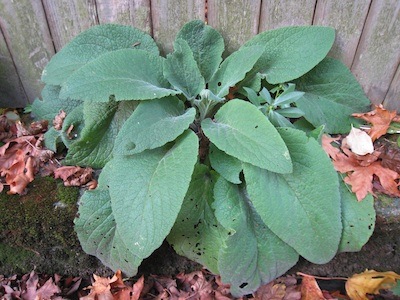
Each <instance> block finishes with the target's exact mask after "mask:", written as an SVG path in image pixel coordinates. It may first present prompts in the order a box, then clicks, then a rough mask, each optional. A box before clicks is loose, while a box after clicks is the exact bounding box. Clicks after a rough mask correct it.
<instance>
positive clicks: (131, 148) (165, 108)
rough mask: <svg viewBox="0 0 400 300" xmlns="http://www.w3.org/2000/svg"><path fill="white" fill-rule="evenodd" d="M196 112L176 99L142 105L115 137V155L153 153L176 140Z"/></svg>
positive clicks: (168, 98) (171, 98)
mask: <svg viewBox="0 0 400 300" xmlns="http://www.w3.org/2000/svg"><path fill="white" fill-rule="evenodd" d="M195 114H196V111H195V109H194V108H189V109H187V110H186V111H185V107H184V105H183V103H182V101H180V100H179V99H177V98H175V97H166V98H162V99H154V100H151V101H142V102H141V103H140V104H139V106H138V107H137V108H136V109H135V111H134V112H133V114H132V115H131V116H130V117H129V118H128V120H127V121H126V122H125V124H124V126H123V127H122V128H121V131H120V132H119V133H118V135H117V138H116V143H115V148H114V153H115V154H116V155H130V154H135V153H140V152H142V151H143V150H147V149H154V148H158V147H161V146H163V145H165V144H166V143H168V142H170V141H173V140H174V139H176V138H177V137H178V136H179V135H180V134H182V132H183V131H184V130H186V129H187V128H188V127H189V125H190V123H192V122H193V120H194V117H195Z"/></svg>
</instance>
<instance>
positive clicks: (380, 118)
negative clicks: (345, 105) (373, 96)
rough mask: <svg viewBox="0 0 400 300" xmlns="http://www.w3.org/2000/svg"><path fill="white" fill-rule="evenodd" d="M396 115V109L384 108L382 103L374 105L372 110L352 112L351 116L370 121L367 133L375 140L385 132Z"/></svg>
mask: <svg viewBox="0 0 400 300" xmlns="http://www.w3.org/2000/svg"><path fill="white" fill-rule="evenodd" d="M396 115H397V113H396V111H389V110H386V109H384V108H383V106H382V104H379V105H375V109H374V110H373V111H370V112H367V113H356V114H352V116H353V117H356V118H360V119H363V120H365V121H367V122H369V123H371V125H372V126H371V128H370V129H369V130H368V134H369V136H370V137H371V139H372V141H375V140H376V139H378V138H379V137H381V136H382V135H385V134H386V133H387V130H388V129H389V127H390V123H391V122H392V121H393V120H394V119H396Z"/></svg>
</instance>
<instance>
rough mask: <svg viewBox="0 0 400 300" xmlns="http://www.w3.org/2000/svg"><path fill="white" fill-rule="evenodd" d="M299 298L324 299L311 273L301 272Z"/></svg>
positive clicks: (303, 299) (309, 299)
mask: <svg viewBox="0 0 400 300" xmlns="http://www.w3.org/2000/svg"><path fill="white" fill-rule="evenodd" d="M302 276H303V280H302V282H301V300H325V299H326V298H325V297H324V295H323V294H322V291H321V289H320V288H319V286H318V283H317V281H316V280H315V278H314V277H313V276H311V275H306V274H302Z"/></svg>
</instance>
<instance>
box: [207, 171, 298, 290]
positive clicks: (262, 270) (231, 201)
mask: <svg viewBox="0 0 400 300" xmlns="http://www.w3.org/2000/svg"><path fill="white" fill-rule="evenodd" d="M214 196H215V202H214V205H213V207H214V209H215V216H216V217H217V220H218V221H219V222H220V223H221V225H222V226H224V227H225V228H226V229H227V230H229V233H228V237H227V240H226V246H225V247H223V248H221V250H220V253H219V256H218V267H219V271H220V273H221V278H222V281H223V282H225V283H229V284H230V285H231V293H232V295H234V296H235V297H240V296H242V295H245V294H250V293H252V292H254V291H255V290H257V289H258V287H259V286H260V285H262V284H264V283H268V282H270V281H272V280H273V279H275V278H276V277H278V276H280V275H282V274H283V273H285V272H286V271H287V270H289V269H290V268H291V267H292V266H294V265H295V264H296V262H297V260H298V257H299V255H298V254H297V253H296V251H294V250H293V249H292V248H291V247H289V246H288V245H287V244H285V243H284V242H283V241H282V240H280V239H279V238H278V237H277V236H276V235H275V234H273V233H272V232H271V230H269V229H268V227H267V226H265V224H264V223H263V221H262V220H261V218H260V216H259V215H258V214H257V212H256V211H255V210H254V208H253V206H252V204H251V201H250V200H249V199H248V196H247V193H246V191H245V190H243V189H241V188H239V187H238V186H237V185H234V184H232V183H229V182H228V181H226V180H225V179H223V178H222V177H220V178H219V179H218V181H217V183H216V184H215V188H214Z"/></svg>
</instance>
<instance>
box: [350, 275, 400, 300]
mask: <svg viewBox="0 0 400 300" xmlns="http://www.w3.org/2000/svg"><path fill="white" fill-rule="evenodd" d="M399 279H400V275H399V274H396V273H395V272H376V271H374V270H366V271H365V272H363V273H360V274H355V275H353V276H352V277H350V278H349V279H348V280H347V282H346V292H347V295H348V296H349V297H350V299H351V300H368V297H367V294H374V295H377V294H379V290H385V289H390V288H392V287H394V286H395V285H396V280H399Z"/></svg>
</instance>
